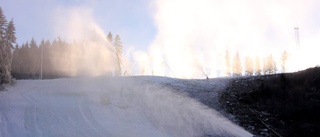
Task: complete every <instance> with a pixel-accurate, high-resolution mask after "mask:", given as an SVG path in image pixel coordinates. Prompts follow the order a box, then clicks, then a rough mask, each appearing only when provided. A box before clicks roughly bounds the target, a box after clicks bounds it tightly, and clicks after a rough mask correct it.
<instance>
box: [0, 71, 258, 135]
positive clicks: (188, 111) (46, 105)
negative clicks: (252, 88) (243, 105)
mask: <svg viewBox="0 0 320 137" xmlns="http://www.w3.org/2000/svg"><path fill="white" fill-rule="evenodd" d="M225 82H226V81H223V80H221V83H219V80H218V81H216V82H210V81H205V80H179V79H171V78H164V77H126V78H110V77H109V78H108V77H96V78H74V79H55V80H19V81H17V84H16V85H14V86H13V87H10V88H9V89H8V90H7V91H3V92H1V93H0V136H2V137H20V136H21V137H22V136H29V137H57V136H59V137H98V136H101V137H202V136H203V137H205V136H228V137H229V136H239V137H247V136H252V135H251V134H250V133H248V132H247V131H245V130H243V129H242V128H240V127H238V126H237V125H235V124H233V123H231V122H230V121H229V120H227V119H225V118H223V117H222V116H221V115H220V114H219V113H218V112H217V111H215V110H213V109H210V108H208V107H206V106H204V105H202V104H201V103H199V102H198V101H196V100H195V99H193V98H191V97H188V96H186V95H185V94H183V92H184V91H186V92H187V93H188V94H189V95H194V96H195V97H196V95H197V94H196V93H197V92H199V93H200V94H199V95H200V96H199V98H204V96H205V95H206V94H203V95H202V93H201V92H203V91H206V89H207V90H212V89H216V88H223V83H225ZM179 91H180V92H179ZM181 91H183V92H181ZM207 95H208V94H207ZM212 95H214V94H212Z"/></svg>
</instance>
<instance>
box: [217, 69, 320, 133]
mask: <svg viewBox="0 0 320 137" xmlns="http://www.w3.org/2000/svg"><path fill="white" fill-rule="evenodd" d="M219 102H220V103H221V104H222V106H224V110H225V111H227V112H228V113H230V114H232V115H234V116H235V120H233V121H234V122H236V123H239V124H240V125H241V126H242V127H244V128H245V129H246V130H248V131H250V132H252V133H254V134H256V135H261V136H290V137H294V136H296V137H300V136H310V137H311V136H319V135H320V118H319V116H320V68H319V67H316V68H310V69H307V70H304V71H300V72H296V73H287V74H277V75H268V76H255V77H239V78H235V79H232V80H231V82H230V84H229V86H228V88H226V89H225V92H222V94H221V95H220V97H219Z"/></svg>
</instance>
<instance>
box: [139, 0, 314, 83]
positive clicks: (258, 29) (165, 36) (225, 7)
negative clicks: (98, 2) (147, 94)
mask: <svg viewBox="0 0 320 137" xmlns="http://www.w3.org/2000/svg"><path fill="white" fill-rule="evenodd" d="M288 3H290V4H288ZM315 5H317V6H315ZM318 5H320V3H319V1H316V0H307V1H305V0H293V1H292V0H282V1H278V0H271V1H265V2H261V1H254V0H238V1H229V0H227V1H220V0H197V1H185V0H175V1H171V0H155V1H154V3H153V6H154V7H153V9H155V15H154V20H155V24H156V27H157V35H156V37H155V39H154V42H153V43H152V45H151V46H150V47H149V51H147V52H145V53H143V54H141V52H138V53H136V54H138V55H137V56H136V58H135V61H138V62H139V61H140V62H143V63H138V64H143V65H142V66H140V68H142V70H143V71H141V72H140V74H141V73H142V74H149V75H161V76H171V77H179V78H197V77H198V78H205V75H209V77H217V76H223V75H225V74H224V72H225V69H226V68H225V62H224V61H225V60H224V57H225V51H226V50H229V53H231V56H232V55H234V54H235V53H236V52H239V54H240V56H241V58H242V59H241V60H242V62H244V58H245V57H246V56H249V57H253V58H254V57H257V56H258V57H259V58H260V59H261V61H260V62H262V61H263V58H265V57H266V56H268V55H269V54H272V55H273V57H274V58H275V60H276V61H277V63H278V66H279V67H280V60H281V54H282V53H283V51H284V50H286V51H287V52H288V53H289V57H288V63H287V66H286V67H287V70H288V71H297V70H300V69H305V68H308V67H313V66H315V65H319V62H318V61H316V60H314V59H313V58H316V57H318V58H319V57H320V55H319V54H317V53H316V52H314V51H317V50H316V45H319V44H320V41H319V39H318V37H319V36H320V31H319V29H320V28H319V27H315V26H316V24H317V18H318V16H317V12H315V11H316V9H317V8H319V6H318ZM294 27H299V28H300V41H301V46H300V48H298V49H296V43H295V41H296V40H295V31H294ZM231 59H233V57H231ZM279 70H280V69H279Z"/></svg>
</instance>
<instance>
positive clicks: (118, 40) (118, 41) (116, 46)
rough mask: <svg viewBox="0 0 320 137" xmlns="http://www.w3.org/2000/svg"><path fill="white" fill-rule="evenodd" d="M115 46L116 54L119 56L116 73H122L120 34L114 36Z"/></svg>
mask: <svg viewBox="0 0 320 137" xmlns="http://www.w3.org/2000/svg"><path fill="white" fill-rule="evenodd" d="M113 45H114V47H115V52H116V56H117V64H116V70H115V71H116V72H115V74H116V75H118V76H119V75H121V61H122V60H121V59H122V48H123V45H122V41H121V38H120V36H119V35H116V37H115V38H114V44H113Z"/></svg>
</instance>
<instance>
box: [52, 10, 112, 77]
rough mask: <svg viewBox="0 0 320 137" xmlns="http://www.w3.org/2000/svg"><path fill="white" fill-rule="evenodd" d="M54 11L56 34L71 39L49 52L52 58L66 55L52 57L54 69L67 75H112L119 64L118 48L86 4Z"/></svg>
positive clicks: (64, 38)
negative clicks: (67, 43)
mask: <svg viewBox="0 0 320 137" xmlns="http://www.w3.org/2000/svg"><path fill="white" fill-rule="evenodd" d="M55 14H56V15H55V21H56V26H55V27H56V29H55V30H56V33H57V35H58V36H59V37H61V38H62V39H63V40H66V41H68V42H71V46H64V47H63V46H62V47H61V49H60V51H59V52H57V51H52V52H50V53H49V54H51V55H53V57H55V56H61V55H62V56H65V57H63V58H64V60H59V59H55V58H50V62H51V63H53V64H54V65H53V66H55V68H53V69H56V70H58V71H60V73H61V74H63V75H66V76H99V75H106V74H109V75H113V74H112V73H113V72H114V69H115V67H116V64H117V56H116V54H115V48H114V46H113V45H112V44H111V43H110V42H109V41H108V40H107V37H106V34H105V33H104V32H103V31H102V29H101V28H100V27H99V26H98V25H97V24H96V23H95V21H94V19H93V18H92V15H91V10H90V9H89V8H85V7H76V8H69V9H63V8H60V9H58V10H57V11H56V13H55ZM62 53H63V54H62ZM49 56H50V55H49Z"/></svg>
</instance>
